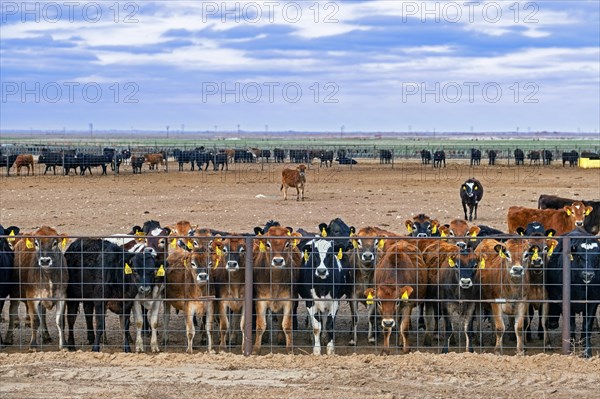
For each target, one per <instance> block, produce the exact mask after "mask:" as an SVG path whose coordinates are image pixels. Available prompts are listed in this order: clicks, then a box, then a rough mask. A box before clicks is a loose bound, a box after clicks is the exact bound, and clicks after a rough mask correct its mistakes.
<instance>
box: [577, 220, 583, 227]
mask: <svg viewBox="0 0 600 399" xmlns="http://www.w3.org/2000/svg"><path fill="white" fill-rule="evenodd" d="M575 226H578V227H581V226H583V221H581V220H578V221H576V222H575Z"/></svg>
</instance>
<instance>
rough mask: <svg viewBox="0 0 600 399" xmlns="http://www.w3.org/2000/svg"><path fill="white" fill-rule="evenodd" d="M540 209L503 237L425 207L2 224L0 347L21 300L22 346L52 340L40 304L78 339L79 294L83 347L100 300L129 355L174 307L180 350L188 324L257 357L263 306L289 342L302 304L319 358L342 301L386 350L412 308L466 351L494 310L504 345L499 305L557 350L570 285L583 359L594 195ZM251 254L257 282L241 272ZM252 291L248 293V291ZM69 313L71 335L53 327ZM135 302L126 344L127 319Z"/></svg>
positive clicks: (521, 341)
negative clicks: (379, 212) (67, 228)
mask: <svg viewBox="0 0 600 399" xmlns="http://www.w3.org/2000/svg"><path fill="white" fill-rule="evenodd" d="M301 166H303V165H301ZM303 173H304V168H302V167H299V168H297V169H289V170H287V172H286V173H283V174H282V179H283V183H284V184H286V185H288V186H292V187H294V185H296V187H297V185H298V183H299V182H301V180H302V174H303ZM478 194H479V195H478ZM482 194H483V187H482V186H481V185H480V183H479V182H478V181H477V180H475V179H469V180H467V181H466V182H465V183H464V184H463V185H461V188H460V195H461V198H463V201H465V202H466V203H467V204H468V205H469V206H471V204H473V203H475V205H476V203H477V202H478V201H480V200H481V199H482V198H483V197H482ZM300 196H301V194H300V192H299V193H298V197H299V198H300ZM475 199H476V200H475ZM539 208H540V209H529V208H523V207H511V208H510V209H509V210H508V213H507V231H506V232H503V231H500V230H496V229H494V228H491V227H489V226H484V225H475V224H472V225H470V224H469V223H468V222H467V221H466V220H463V219H455V220H451V221H449V222H448V223H443V222H441V221H439V220H438V219H435V218H432V217H429V216H427V215H424V214H419V215H417V216H415V217H413V218H411V219H407V220H406V221H405V224H404V225H405V227H406V230H407V233H400V232H395V231H390V230H387V229H382V228H380V227H378V226H371V227H364V228H361V229H356V228H354V227H352V226H349V225H348V224H347V223H346V222H344V221H343V220H341V219H339V218H336V219H333V220H331V221H330V222H329V223H321V224H320V225H319V226H315V230H314V231H312V232H311V230H312V228H310V227H309V228H308V229H306V230H305V229H304V228H302V227H299V228H295V229H294V228H292V227H283V226H281V225H280V224H279V223H277V222H274V221H269V222H267V224H266V225H264V226H262V225H261V226H258V227H256V228H254V230H253V231H252V232H241V231H236V232H226V231H221V230H218V229H213V228H207V227H199V226H197V225H193V224H192V223H190V222H189V221H179V222H177V223H174V224H171V225H168V226H161V224H160V223H159V222H157V221H154V220H151V221H147V222H145V223H144V224H143V226H142V227H140V226H134V227H132V229H131V232H130V233H129V234H126V235H113V236H110V237H106V238H105V239H99V238H78V239H75V240H72V239H71V238H69V237H68V236H67V235H66V234H65V233H68V232H59V231H57V230H55V229H54V228H51V227H48V226H43V227H41V228H39V229H38V230H36V231H32V232H23V231H20V229H19V228H18V227H15V226H11V227H7V228H3V227H1V226H0V295H1V296H0V300H1V301H2V302H0V312H1V310H2V305H3V302H4V300H5V298H7V297H10V309H9V320H8V330H7V333H6V336H5V339H4V342H3V343H4V344H5V345H10V344H12V343H14V328H15V322H16V318H17V316H18V306H19V303H20V302H21V301H22V302H25V304H26V306H27V314H28V319H29V322H30V323H31V339H30V347H31V348H32V349H36V348H39V346H40V343H46V342H48V341H49V340H50V335H49V333H48V328H47V325H46V317H45V313H46V309H51V308H52V307H54V306H55V307H56V309H57V310H56V326H57V328H58V346H59V348H66V349H75V348H76V347H79V346H81V345H82V343H76V341H75V337H74V334H73V332H74V323H75V320H76V317H77V313H78V312H79V306H80V304H82V305H83V312H84V314H85V321H86V332H87V334H86V341H85V342H86V343H87V344H89V345H91V349H92V350H93V351H99V350H101V349H102V347H103V345H104V342H105V338H103V337H104V336H105V331H106V328H107V327H106V326H107V324H106V314H107V311H108V310H110V311H112V312H114V313H116V314H118V315H119V316H120V320H121V323H120V325H121V330H120V331H121V334H122V335H121V340H122V341H121V343H122V348H123V350H124V351H126V352H129V351H131V348H130V342H134V343H135V350H136V351H137V352H143V351H144V350H145V346H144V338H143V335H144V334H143V333H144V332H146V331H148V333H149V334H150V335H151V339H150V350H151V351H152V352H158V351H160V350H161V342H162V344H164V345H166V344H167V342H168V340H169V337H170V336H171V337H172V335H173V334H177V333H178V332H177V331H170V330H169V327H168V326H169V319H170V317H171V308H175V309H176V310H177V311H178V312H182V313H183V315H184V317H185V325H186V332H185V337H186V342H187V346H186V348H187V351H188V352H189V353H191V352H192V351H193V348H194V342H193V341H194V335H195V331H196V328H197V327H198V328H201V329H202V330H203V331H204V332H206V333H207V335H206V341H205V342H206V350H207V351H208V352H213V351H214V350H215V349H216V348H217V347H218V349H219V350H220V351H225V350H227V349H228V348H229V347H230V346H229V345H231V344H232V343H235V342H238V343H239V342H240V340H239V339H237V338H240V337H241V338H243V337H245V336H247V337H249V336H248V335H247V334H251V335H252V334H254V340H253V341H254V344H253V346H252V348H253V350H252V351H253V353H255V354H259V353H261V345H262V343H263V334H264V333H265V331H266V329H267V328H268V322H267V314H268V313H269V312H270V313H271V314H272V315H273V316H274V317H273V323H274V325H275V327H273V329H274V330H279V331H280V332H281V337H280V338H281V340H280V341H279V342H281V345H283V346H284V347H285V349H286V350H287V351H288V352H291V351H293V349H294V334H295V333H297V332H298V330H299V329H300V327H299V323H300V321H301V320H303V318H301V317H298V304H299V302H300V301H302V302H304V303H305V304H306V310H307V313H308V320H307V323H308V324H309V325H310V326H312V328H310V329H309V330H310V331H311V332H312V340H311V341H312V342H311V344H312V347H313V349H312V352H313V353H314V354H317V355H318V354H321V341H320V340H321V332H322V331H326V332H327V338H326V342H325V347H326V352H327V353H328V354H334V353H335V351H336V341H337V342H338V344H339V341H340V339H341V335H340V333H339V331H338V327H337V325H336V316H337V314H338V311H339V309H340V306H341V304H342V303H343V302H344V301H348V302H349V305H350V310H351V311H350V312H351V321H352V332H351V336H350V339H349V341H348V344H349V345H351V346H353V345H357V342H358V339H359V337H358V330H357V325H358V322H359V317H362V316H361V313H360V312H359V311H358V309H359V304H361V305H362V306H363V307H364V308H366V314H365V315H366V319H367V320H368V324H369V330H368V332H367V333H366V334H365V338H366V339H367V340H368V342H369V343H372V344H373V343H376V342H377V340H378V335H377V333H378V332H381V334H380V335H379V338H381V337H382V347H381V348H382V352H383V353H389V352H390V350H391V345H392V344H391V342H392V341H391V335H392V332H393V331H394V330H397V332H398V334H399V337H400V339H401V340H400V344H399V346H400V348H401V349H402V351H403V352H405V353H406V352H408V351H409V350H410V347H411V343H410V342H411V335H412V334H413V333H412V332H415V331H418V326H417V325H414V326H413V327H412V328H411V323H414V321H411V314H412V313H413V311H414V310H415V309H417V310H418V313H419V314H421V318H422V319H423V322H424V324H423V328H424V329H425V331H424V334H423V335H421V336H422V339H423V345H425V346H427V345H432V340H433V339H434V338H435V336H436V335H437V334H436V332H439V338H440V342H441V343H442V352H447V351H449V345H451V344H452V342H453V340H452V339H451V337H452V336H454V338H456V339H457V340H458V338H459V336H458V335H457V334H461V335H460V337H461V338H460V340H459V341H460V342H462V344H461V347H462V348H461V349H460V350H467V351H473V342H474V340H475V336H474V321H478V324H479V327H480V329H481V328H482V325H483V320H484V319H487V318H489V320H490V323H491V326H492V327H491V330H492V331H493V333H494V337H495V345H494V348H495V351H496V352H497V353H501V352H502V348H503V335H504V332H505V330H506V329H507V328H508V327H507V325H506V324H505V319H504V316H509V318H510V320H511V325H510V326H509V327H510V330H511V331H512V332H514V334H515V335H514V336H515V337H516V351H517V353H518V354H521V353H523V352H524V351H525V349H526V348H527V347H528V345H530V344H531V342H532V341H533V337H534V336H533V335H532V334H531V331H530V330H531V327H532V325H533V323H532V322H531V319H532V318H533V316H534V315H538V316H539V317H540V321H539V322H538V324H537V325H538V333H540V332H541V333H543V335H542V338H543V345H544V346H545V347H549V346H550V345H552V342H551V339H550V337H549V331H551V330H553V329H556V328H557V327H558V325H559V317H560V315H561V312H562V311H563V307H562V306H561V305H560V301H561V300H562V295H563V292H567V293H570V299H571V300H572V301H573V302H572V303H571V305H570V311H569V312H570V316H571V317H570V318H567V320H571V323H570V329H571V332H572V334H573V336H572V337H574V336H575V335H574V333H575V330H576V328H577V325H576V323H575V320H576V318H575V317H576V316H577V315H578V314H582V315H583V324H582V327H581V336H582V345H581V348H582V354H583V355H584V356H585V357H590V356H592V339H591V333H592V330H593V323H594V319H595V315H596V312H597V308H598V304H599V302H600V247H599V244H600V242H599V238H598V236H596V235H594V234H598V232H599V230H600V202H599V201H583V202H582V201H576V200H573V199H569V198H560V197H556V196H548V195H543V196H541V197H540V198H539ZM475 209H476V208H475ZM464 210H465V219H467V216H469V220H471V212H469V215H467V210H466V207H465V209H464ZM475 219H476V211H475ZM303 227H304V226H303ZM565 237H566V238H568V239H569V240H568V241H565ZM565 243H568V247H565V246H564V244H565ZM565 262H566V263H565ZM248 265H251V266H252V273H251V275H252V280H251V281H252V282H250V281H248V280H247V278H248V276H247V274H246V267H247V266H248ZM563 270H566V271H568V272H569V273H570V274H569V279H570V282H564V280H563V278H564V276H565V274H564V272H563ZM563 285H565V286H566V285H568V288H569V289H568V290H566V291H565V290H564V289H563V288H564V287H563ZM250 292H251V293H252V295H251V298H252V300H251V301H250V302H247V300H248V295H246V293H250ZM248 304H250V305H251V306H252V308H251V309H249V308H246V306H247V305H248ZM161 305H163V308H164V314H163V330H161V331H162V341H160V340H159V335H158V333H159V328H158V321H159V308H160V307H161ZM65 309H67V311H66V321H67V323H66V326H67V327H66V328H67V330H68V331H65V330H63V326H64V324H65V323H64V319H65V316H64V314H65ZM132 312H133V314H134V319H133V320H134V325H135V331H136V338H135V340H134V339H133V338H132V336H131V334H130V329H129V324H130V315H131V313H132ZM146 312H147V316H145V314H146ZM93 315H95V323H94V322H93V321H94V319H93ZM249 317H250V318H252V319H254V322H253V321H252V320H251V319H250V318H249ZM456 317H458V318H459V322H458V323H456V322H455V319H456ZM304 320H306V319H304ZM563 320H564V318H563ZM567 322H568V321H567ZM563 323H564V321H563ZM419 324H420V323H419ZM21 327H23V324H21ZM38 333H39V334H41V335H38ZM213 333H214V334H215V335H217V334H218V341H217V342H218V345H217V344H216V343H215V344H213ZM463 334H464V340H463V339H462V337H463ZM417 335H418V334H415V336H417ZM415 336H413V337H412V338H413V340H414V337H415ZM40 340H41V342H40ZM242 342H245V341H244V340H243V339H242ZM250 342H251V341H250ZM555 344H557V343H556V342H555ZM596 345H598V343H596ZM165 347H166V346H163V348H165Z"/></svg>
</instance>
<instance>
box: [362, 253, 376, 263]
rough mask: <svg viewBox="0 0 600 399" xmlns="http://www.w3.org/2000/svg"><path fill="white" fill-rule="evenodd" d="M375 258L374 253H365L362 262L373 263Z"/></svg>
mask: <svg viewBox="0 0 600 399" xmlns="http://www.w3.org/2000/svg"><path fill="white" fill-rule="evenodd" d="M373 258H374V256H373V252H365V253H363V254H362V260H363V261H365V262H372V261H373Z"/></svg>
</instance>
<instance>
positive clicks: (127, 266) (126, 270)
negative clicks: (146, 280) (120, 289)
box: [125, 263, 133, 274]
mask: <svg viewBox="0 0 600 399" xmlns="http://www.w3.org/2000/svg"><path fill="white" fill-rule="evenodd" d="M132 273H133V270H131V266H129V263H125V274H132Z"/></svg>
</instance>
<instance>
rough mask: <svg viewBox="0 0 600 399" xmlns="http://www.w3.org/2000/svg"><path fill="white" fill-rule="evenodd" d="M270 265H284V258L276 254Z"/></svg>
mask: <svg viewBox="0 0 600 399" xmlns="http://www.w3.org/2000/svg"><path fill="white" fill-rule="evenodd" d="M271 265H272V266H273V267H284V266H285V259H283V258H282V257H281V256H276V257H274V258H273V260H272V261H271Z"/></svg>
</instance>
